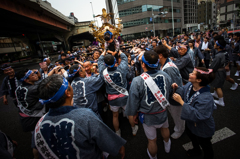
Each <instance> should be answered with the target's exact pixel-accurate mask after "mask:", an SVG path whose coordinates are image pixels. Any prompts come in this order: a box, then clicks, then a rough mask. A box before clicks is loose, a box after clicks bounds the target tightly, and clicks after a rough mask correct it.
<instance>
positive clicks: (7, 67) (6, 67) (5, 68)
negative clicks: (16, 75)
mask: <svg viewBox="0 0 240 159" xmlns="http://www.w3.org/2000/svg"><path fill="white" fill-rule="evenodd" d="M9 68H12V66H9V67H6V68H2V70H3V71H4V70H7V69H9Z"/></svg>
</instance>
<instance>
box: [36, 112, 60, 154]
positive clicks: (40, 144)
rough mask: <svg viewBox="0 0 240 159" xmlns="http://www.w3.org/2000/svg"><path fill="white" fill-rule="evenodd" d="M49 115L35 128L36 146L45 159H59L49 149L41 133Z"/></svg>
mask: <svg viewBox="0 0 240 159" xmlns="http://www.w3.org/2000/svg"><path fill="white" fill-rule="evenodd" d="M47 114H48V113H47ZM47 114H45V115H44V116H42V117H41V119H40V120H39V121H38V123H37V125H36V127H35V132H34V140H35V145H36V147H37V149H38V151H39V152H40V154H41V155H42V156H43V157H44V158H45V159H58V157H57V155H56V154H55V153H54V152H53V151H52V150H51V149H50V148H49V146H48V144H47V142H46V140H45V139H44V137H43V136H42V134H41V131H40V126H41V123H42V121H43V119H44V118H45V116H46V115H47Z"/></svg>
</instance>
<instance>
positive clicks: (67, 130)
mask: <svg viewBox="0 0 240 159" xmlns="http://www.w3.org/2000/svg"><path fill="white" fill-rule="evenodd" d="M40 132H41V134H42V136H43V138H44V139H45V141H46V143H47V145H48V147H49V149H51V151H52V152H53V153H54V154H55V155H56V156H57V157H59V158H74V159H100V158H102V152H103V151H105V152H108V153H110V154H111V155H114V156H115V155H117V154H118V152H119V150H120V148H121V147H122V146H123V145H124V144H125V143H126V141H125V140H124V139H122V138H121V137H119V136H117V135H116V134H115V133H114V132H113V131H112V130H111V129H110V128H109V127H108V126H107V125H105V124H104V123H103V122H102V121H101V120H100V119H99V118H98V117H97V116H96V115H95V114H94V113H93V112H92V111H91V110H90V109H87V108H77V107H74V106H61V107H58V108H51V109H50V110H49V112H48V113H47V115H46V116H45V118H44V119H43V121H42V122H41V125H40ZM36 139H37V140H36V143H35V145H36V146H37V148H39V147H40V150H39V151H42V152H44V153H45V154H47V153H49V149H48V148H47V149H43V148H41V147H42V145H43V142H42V141H41V138H39V136H38V135H37V134H36Z"/></svg>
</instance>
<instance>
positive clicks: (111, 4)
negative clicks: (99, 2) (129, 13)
mask: <svg viewBox="0 0 240 159" xmlns="http://www.w3.org/2000/svg"><path fill="white" fill-rule="evenodd" d="M105 2H106V7H107V12H108V13H113V15H111V18H112V19H111V20H110V23H111V24H114V25H115V24H116V19H117V18H119V13H118V4H117V0H105Z"/></svg>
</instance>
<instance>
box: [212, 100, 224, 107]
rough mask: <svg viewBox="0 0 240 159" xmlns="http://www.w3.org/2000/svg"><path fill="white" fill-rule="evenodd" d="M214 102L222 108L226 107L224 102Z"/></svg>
mask: <svg viewBox="0 0 240 159" xmlns="http://www.w3.org/2000/svg"><path fill="white" fill-rule="evenodd" d="M214 102H215V103H216V104H217V105H220V106H222V107H224V106H225V103H224V102H220V101H219V100H214Z"/></svg>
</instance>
